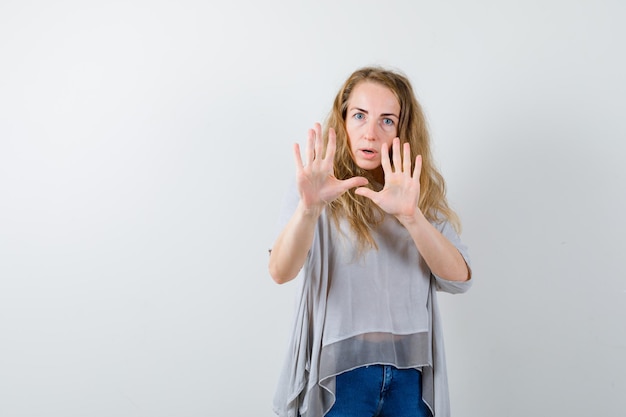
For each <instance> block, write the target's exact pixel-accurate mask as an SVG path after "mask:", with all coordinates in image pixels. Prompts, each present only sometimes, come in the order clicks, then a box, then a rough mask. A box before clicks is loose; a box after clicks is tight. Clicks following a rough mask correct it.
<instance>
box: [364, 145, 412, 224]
mask: <svg viewBox="0 0 626 417" xmlns="http://www.w3.org/2000/svg"><path fill="white" fill-rule="evenodd" d="M392 146H393V167H392V166H391V161H390V159H389V148H388V146H387V144H386V143H383V145H382V147H381V150H380V154H381V165H382V167H383V172H384V174H385V186H384V187H383V189H382V190H380V191H378V192H376V191H373V190H370V189H369V188H365V187H361V188H357V189H356V191H355V193H356V194H359V195H362V196H364V197H367V198H369V199H370V200H372V201H373V202H374V203H376V204H377V205H378V206H379V207H380V208H381V209H383V210H384V211H385V212H387V213H389V214H391V215H394V216H396V217H397V218H398V219H399V220H400V221H401V222H402V220H403V218H412V217H413V216H414V215H415V213H416V211H418V210H419V208H418V207H417V203H418V201H419V197H420V172H421V169H422V157H421V155H418V156H417V157H416V158H415V169H414V171H413V172H411V146H410V145H409V143H405V144H404V152H403V153H404V157H402V156H401V154H400V139H399V138H395V139H394V140H393V144H392Z"/></svg>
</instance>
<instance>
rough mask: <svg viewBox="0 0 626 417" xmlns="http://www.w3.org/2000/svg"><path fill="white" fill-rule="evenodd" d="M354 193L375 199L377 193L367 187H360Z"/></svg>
mask: <svg viewBox="0 0 626 417" xmlns="http://www.w3.org/2000/svg"><path fill="white" fill-rule="evenodd" d="M354 193H355V194H358V195H362V196H363V197H367V198H369V199H370V200H373V199H374V197H375V196H376V194H377V193H376V191H374V190H372V189H369V188H367V187H359V188H357V189H356V190H354Z"/></svg>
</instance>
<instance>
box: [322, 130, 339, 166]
mask: <svg viewBox="0 0 626 417" xmlns="http://www.w3.org/2000/svg"><path fill="white" fill-rule="evenodd" d="M336 149H337V135H336V134H335V129H333V128H330V129H328V145H326V155H324V160H325V161H326V162H329V163H330V164H332V163H333V160H334V159H335V150H336Z"/></svg>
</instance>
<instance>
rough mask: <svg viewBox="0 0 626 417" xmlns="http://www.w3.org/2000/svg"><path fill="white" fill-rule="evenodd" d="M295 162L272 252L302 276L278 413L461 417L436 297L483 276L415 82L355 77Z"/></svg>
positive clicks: (368, 73) (281, 277)
mask: <svg viewBox="0 0 626 417" xmlns="http://www.w3.org/2000/svg"><path fill="white" fill-rule="evenodd" d="M294 157H295V165H296V184H297V187H295V188H297V192H296V190H294V193H293V195H292V197H291V198H289V199H287V200H286V204H285V209H284V213H283V215H282V224H283V228H282V230H281V232H280V234H279V235H278V238H277V239H276V241H275V243H274V245H273V246H272V250H271V252H270V260H269V271H270V275H271V276H272V278H273V279H274V280H275V281H276V282H277V283H281V284H282V283H286V282H288V281H291V280H293V279H294V278H296V277H297V276H299V275H300V279H299V281H301V289H300V291H299V293H298V297H299V299H298V304H297V306H298V307H297V309H296V317H295V322H294V328H293V333H292V338H291V343H290V346H289V350H288V353H287V358H286V362H285V365H284V369H283V373H282V375H281V379H280V381H279V386H278V390H277V392H276V397H275V401H274V408H275V411H276V413H277V414H278V415H280V416H288V417H298V416H302V417H321V416H329V417H357V416H358V417H374V416H381V417H382V416H393V417H417V416H437V417H440V416H448V415H449V414H450V411H449V399H448V384H447V375H446V365H445V357H444V351H443V340H442V329H441V323H440V317H439V312H438V308H437V299H436V291H446V292H450V293H461V292H465V291H467V290H468V289H469V287H470V286H471V281H470V277H471V271H470V267H469V258H468V253H467V248H466V247H465V246H464V245H463V243H462V242H461V241H460V239H459V235H458V230H459V227H460V225H459V220H458V217H457V216H456V214H455V213H454V211H453V210H452V209H451V208H450V207H449V206H448V203H447V201H446V196H445V182H444V179H443V178H442V176H441V174H440V173H439V172H438V171H437V169H436V167H435V164H434V161H433V159H432V154H431V150H430V139H429V135H428V130H427V127H426V121H425V119H424V115H423V112H422V109H421V107H420V105H419V104H418V102H417V100H416V98H415V94H414V92H413V88H412V86H411V84H410V82H409V80H408V79H407V78H406V77H405V76H404V75H402V74H401V73H399V72H397V71H391V70H386V69H383V68H362V69H359V70H357V71H355V72H354V73H353V74H352V75H351V76H350V77H349V78H348V79H347V80H346V82H345V83H344V85H343V86H342V88H341V89H340V91H339V92H338V94H337V96H336V98H335V101H334V104H333V108H332V110H331V113H330V115H329V117H328V120H327V123H326V128H325V129H324V132H322V127H321V125H320V124H316V125H315V126H314V128H313V129H311V130H309V132H308V138H307V144H306V150H305V152H304V154H302V152H301V150H300V147H299V146H298V145H295V146H294Z"/></svg>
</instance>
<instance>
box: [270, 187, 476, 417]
mask: <svg viewBox="0 0 626 417" xmlns="http://www.w3.org/2000/svg"><path fill="white" fill-rule="evenodd" d="M297 204H298V194H297V192H295V190H292V193H291V194H290V195H288V197H287V198H286V200H285V205H284V209H283V212H282V214H281V219H280V226H281V228H282V227H283V226H284V225H285V224H286V223H287V221H288V220H289V218H290V217H291V215H292V214H293V212H294V210H295V208H296V206H297ZM434 226H435V227H437V229H438V230H439V231H440V232H441V233H442V234H443V235H444V236H445V237H446V238H448V239H449V240H450V241H451V242H452V243H453V244H454V245H455V247H456V248H457V249H458V250H459V252H460V253H461V255H462V256H463V258H464V259H465V261H466V262H467V263H468V265H469V257H468V252H467V248H466V246H465V245H464V244H463V243H462V242H461V240H460V238H459V236H458V234H457V233H456V232H455V230H454V228H453V227H452V226H451V225H450V224H449V223H448V222H447V221H443V222H441V223H434ZM372 236H373V238H374V239H375V241H376V242H377V244H378V250H376V249H371V250H369V251H367V252H366V253H364V254H361V255H358V254H357V252H356V245H354V242H355V241H356V240H355V239H356V238H355V236H354V234H353V232H352V231H351V229H350V226H349V225H348V224H347V223H343V222H340V224H339V227H337V226H336V225H335V223H334V221H333V220H332V219H330V218H329V216H327V214H326V212H323V213H322V215H321V216H320V218H319V220H318V223H317V227H316V232H315V237H314V240H313V244H312V247H311V250H310V251H309V254H308V257H307V260H306V262H305V265H304V267H303V268H302V270H301V271H300V274H299V277H298V281H299V283H300V288H299V291H297V297H298V298H297V303H296V316H295V321H294V324H293V330H292V335H291V341H290V344H289V348H288V352H287V357H286V360H285V363H284V366H283V371H282V374H281V377H280V380H279V384H278V389H277V391H276V395H275V398H274V411H275V412H276V414H278V415H279V416H281V417H298V414H299V415H301V416H302V417H321V416H323V415H324V414H325V413H326V412H327V411H328V410H329V409H330V408H331V407H332V404H333V403H334V398H335V394H334V393H335V376H336V375H338V374H340V373H342V372H345V371H348V370H350V369H354V368H357V367H360V366H366V365H371V364H388V365H394V366H396V367H398V368H416V369H420V370H421V371H422V380H423V383H422V385H423V388H422V390H423V391H422V396H423V399H424V401H425V402H426V404H427V405H428V406H429V408H430V409H431V411H432V412H433V415H435V416H437V417H439V416H444V417H447V416H449V415H450V407H449V398H448V381H447V373H446V364H445V356H444V349H443V333H442V329H441V323H440V317H439V310H438V307H437V298H436V291H446V292H449V293H462V292H465V291H467V290H468V289H469V288H470V286H471V285H472V281H467V282H454V281H448V280H445V279H442V278H440V277H437V276H435V275H434V274H432V273H431V271H430V269H429V268H428V266H427V265H426V263H425V262H424V260H423V259H422V258H421V257H420V254H419V252H418V251H417V249H416V247H415V243H414V242H413V240H412V238H411V236H410V235H409V233H408V231H407V230H406V229H405V228H404V226H402V225H401V224H400V223H399V222H398V221H397V220H396V219H395V218H394V217H393V216H386V217H385V219H384V221H383V222H382V224H380V225H379V227H378V228H377V229H376V230H375V231H374V232H373V233H372Z"/></svg>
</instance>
